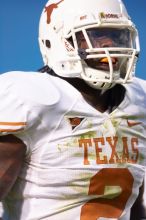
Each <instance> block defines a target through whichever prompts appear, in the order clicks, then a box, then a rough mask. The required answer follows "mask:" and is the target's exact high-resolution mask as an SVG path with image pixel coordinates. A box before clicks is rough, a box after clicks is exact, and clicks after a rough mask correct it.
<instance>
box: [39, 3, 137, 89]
mask: <svg viewBox="0 0 146 220" xmlns="http://www.w3.org/2000/svg"><path fill="white" fill-rule="evenodd" d="M83 3H84V4H85V2H84V1H83V0H74V2H73V1H72V0H62V1H60V2H58V5H57V1H55V3H54V1H51V0H50V1H49V2H48V4H47V6H46V8H47V7H48V8H49V7H50V8H51V7H52V5H53V4H54V5H55V6H54V12H52V14H51V17H50V18H51V19H50V23H49V24H48V23H47V14H46V13H45V10H46V9H45V10H44V11H43V12H42V16H41V19H40V29H39V42H40V49H41V52H42V56H43V59H44V63H45V65H48V66H49V67H50V68H52V69H53V70H54V71H55V73H56V74H57V75H60V76H62V77H79V78H82V79H83V80H85V81H86V82H87V83H88V84H89V85H90V86H91V87H94V88H96V89H108V88H111V87H112V86H113V85H115V83H121V84H122V83H126V82H130V81H131V80H132V78H133V76H134V71H135V65H136V61H137V55H138V53H139V40H138V34H137V30H136V29H135V26H134V25H133V23H132V22H131V20H130V19H129V16H128V14H127V12H126V9H125V7H124V5H123V3H122V2H121V1H120V0H92V3H93V4H91V3H90V1H89V0H86V4H85V8H84V10H83V11H82V10H81V8H83V6H84V4H83ZM70 4H72V6H69V5H70ZM82 4H83V5H82ZM56 5H57V6H56ZM80 5H81V7H79V6H80ZM109 6H110V7H109ZM109 8H110V11H109ZM96 9H97V10H96ZM48 41H49V47H47V45H46V42H48Z"/></svg>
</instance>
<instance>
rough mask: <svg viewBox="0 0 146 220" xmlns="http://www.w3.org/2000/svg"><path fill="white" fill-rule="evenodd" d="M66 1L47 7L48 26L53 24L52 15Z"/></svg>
mask: <svg viewBox="0 0 146 220" xmlns="http://www.w3.org/2000/svg"><path fill="white" fill-rule="evenodd" d="M63 1H64V0H61V1H59V2H58V3H56V4H55V3H53V4H51V5H49V6H48V7H45V12H46V13H47V24H50V22H51V15H52V12H53V10H54V9H55V8H58V5H59V4H60V3H61V2H63Z"/></svg>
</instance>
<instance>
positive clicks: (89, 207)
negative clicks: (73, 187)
mask: <svg viewBox="0 0 146 220" xmlns="http://www.w3.org/2000/svg"><path fill="white" fill-rule="evenodd" d="M133 181H134V179H133V176H132V174H131V173H130V171H129V170H128V169H126V168H104V169H101V170H100V171H99V172H98V173H96V175H94V176H93V177H92V178H91V181H90V185H89V192H88V195H104V191H105V187H113V189H114V186H116V187H117V186H118V187H120V189H121V190H120V193H118V195H117V194H115V195H114V194H113V193H112V197H109V198H108V197H107V196H106V197H104V196H102V198H95V199H91V200H89V201H88V202H87V203H85V204H84V205H83V206H82V208H81V216H80V220H89V219H90V220H98V219H99V218H100V217H104V218H109V219H110V218H117V219H118V218H119V217H120V216H121V214H122V212H123V210H124V208H125V205H126V202H127V200H128V198H129V197H130V195H131V193H132V186H133Z"/></svg>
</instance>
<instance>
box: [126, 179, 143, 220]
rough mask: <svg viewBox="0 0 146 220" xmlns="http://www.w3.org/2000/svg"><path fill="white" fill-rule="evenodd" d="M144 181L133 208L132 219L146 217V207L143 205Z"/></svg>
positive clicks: (137, 219)
mask: <svg viewBox="0 0 146 220" xmlns="http://www.w3.org/2000/svg"><path fill="white" fill-rule="evenodd" d="M143 193H144V183H143V185H142V186H141V187H140V189H139V195H138V198H137V199H136V201H135V203H134V205H133V206H132V209H131V216H130V220H141V219H142V218H146V208H145V207H144V205H143Z"/></svg>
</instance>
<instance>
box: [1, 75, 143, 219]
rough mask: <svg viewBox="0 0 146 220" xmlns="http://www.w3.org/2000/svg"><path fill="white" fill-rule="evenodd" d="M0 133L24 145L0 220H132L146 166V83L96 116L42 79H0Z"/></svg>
mask: <svg viewBox="0 0 146 220" xmlns="http://www.w3.org/2000/svg"><path fill="white" fill-rule="evenodd" d="M0 88H1V89H0V134H1V135H5V134H9V133H11V134H14V135H16V136H17V137H18V138H20V139H21V140H22V141H23V142H24V143H25V144H26V146H27V152H26V157H25V161H24V165H23V167H22V170H21V172H20V174H19V176H18V178H17V181H16V183H15V184H14V186H13V188H12V190H11V191H10V193H9V194H8V196H7V197H6V199H5V201H4V203H3V205H4V216H3V218H4V220H41V219H44V220H89V219H90V220H106V219H108V220H116V219H119V220H129V219H130V217H129V216H130V208H131V206H132V204H133V203H134V201H135V200H136V197H137V195H138V192H139V187H140V186H141V184H142V182H143V179H144V173H145V166H146V82H145V81H143V80H139V79H137V78H135V79H134V81H133V83H131V84H128V85H126V95H125V98H124V100H123V101H122V103H121V104H120V105H119V106H118V107H117V108H116V109H115V110H114V111H113V112H112V113H108V112H104V113H101V112H99V111H97V110H96V109H94V108H93V107H92V106H91V105H89V104H88V103H87V102H86V101H85V100H84V98H83V97H82V95H81V93H80V92H79V91H78V90H76V89H75V88H74V87H73V86H72V85H70V84H69V83H67V82H66V81H64V80H62V79H60V78H58V77H53V76H50V75H48V74H46V73H31V72H29V73H25V72H9V73H6V74H3V75H1V76H0Z"/></svg>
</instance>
